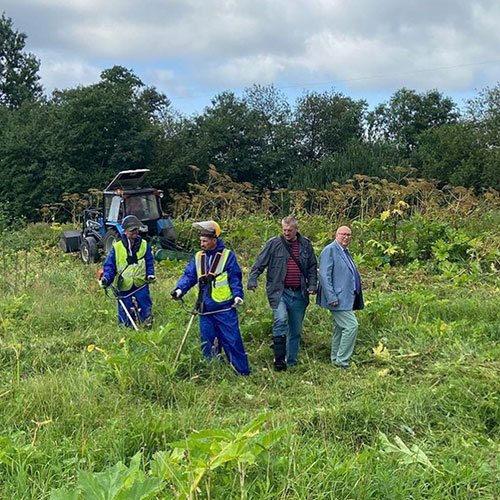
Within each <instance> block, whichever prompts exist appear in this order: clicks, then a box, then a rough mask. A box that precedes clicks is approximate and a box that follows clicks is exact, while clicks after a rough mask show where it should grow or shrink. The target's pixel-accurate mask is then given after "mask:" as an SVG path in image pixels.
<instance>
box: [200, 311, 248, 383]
mask: <svg viewBox="0 0 500 500" xmlns="http://www.w3.org/2000/svg"><path fill="white" fill-rule="evenodd" d="M215 339H217V345H215ZM200 340H201V351H202V352H203V355H204V356H205V358H207V359H211V358H213V357H214V356H217V355H218V354H220V352H221V348H222V349H224V352H225V353H226V356H227V359H228V360H229V362H230V363H231V364H232V365H233V366H234V368H235V370H236V371H237V372H238V373H239V374H240V375H249V374H250V367H249V366H248V357H247V354H246V352H245V348H244V346H243V340H242V339H241V332H240V327H239V325H238V313H237V311H236V309H230V310H229V311H224V312H218V313H215V314H207V315H204V316H200Z"/></svg>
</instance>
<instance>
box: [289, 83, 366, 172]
mask: <svg viewBox="0 0 500 500" xmlns="http://www.w3.org/2000/svg"><path fill="white" fill-rule="evenodd" d="M365 109H366V102H365V101H363V100H360V101H354V100H353V99H351V98H350V97H345V96H344V95H342V94H340V93H338V92H334V91H331V92H324V93H322V94H320V93H317V92H307V93H305V94H304V95H303V96H302V97H300V98H299V99H297V102H296V104H295V113H294V128H295V148H296V150H297V153H298V155H299V157H300V159H301V161H302V163H311V162H312V163H317V162H319V161H320V160H321V159H322V158H324V157H326V156H328V155H331V154H332V153H337V152H339V151H342V150H343V149H344V148H345V146H346V145H347V144H348V142H349V141H350V140H351V139H353V138H358V139H359V138H361V136H362V134H363V117H364V112H365Z"/></svg>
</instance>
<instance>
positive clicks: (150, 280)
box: [146, 274, 156, 284]
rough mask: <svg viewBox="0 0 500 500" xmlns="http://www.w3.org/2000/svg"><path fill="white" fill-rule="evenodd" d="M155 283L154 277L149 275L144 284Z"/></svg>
mask: <svg viewBox="0 0 500 500" xmlns="http://www.w3.org/2000/svg"><path fill="white" fill-rule="evenodd" d="M155 281H156V276H155V275H154V274H150V275H149V276H148V277H147V278H146V282H147V283H148V284H150V283H154V282H155Z"/></svg>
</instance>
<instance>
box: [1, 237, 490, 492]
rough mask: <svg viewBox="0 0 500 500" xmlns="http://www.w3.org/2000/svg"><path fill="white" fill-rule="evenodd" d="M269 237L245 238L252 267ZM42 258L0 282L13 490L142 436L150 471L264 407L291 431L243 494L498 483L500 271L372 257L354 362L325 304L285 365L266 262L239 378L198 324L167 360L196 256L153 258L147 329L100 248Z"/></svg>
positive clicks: (49, 251)
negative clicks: (277, 351)
mask: <svg viewBox="0 0 500 500" xmlns="http://www.w3.org/2000/svg"><path fill="white" fill-rule="evenodd" d="M236 250H237V253H238V249H236ZM256 251H258V248H256V249H253V254H251V255H250V256H249V255H248V254H246V253H245V251H244V249H243V248H242V250H241V253H242V254H243V255H244V258H241V259H240V262H241V264H242V267H243V269H244V272H245V274H247V273H248V270H249V267H250V264H251V262H252V258H253V255H255V252H256ZM28 259H29V263H30V265H29V266H28V268H26V269H25V270H24V271H23V269H22V268H20V269H19V270H18V271H17V272H18V273H27V274H28V276H21V278H23V279H20V280H19V283H20V284H18V285H17V286H16V289H15V290H13V289H7V288H6V289H5V290H4V292H3V294H2V296H1V298H0V313H1V317H0V366H1V369H0V498H5V499H40V498H49V496H50V492H51V490H52V489H54V488H59V487H71V486H72V485H74V483H75V480H76V477H77V475H78V472H79V471H80V470H87V471H101V470H104V469H106V468H108V467H110V466H112V465H114V464H115V463H117V462H118V461H124V462H125V463H128V461H129V460H130V458H131V457H132V456H133V455H134V454H135V453H136V452H138V451H142V453H143V459H144V468H145V469H147V464H148V461H149V460H150V459H151V458H152V457H153V455H154V453H155V452H157V451H159V450H166V449H168V447H169V443H171V442H172V441H176V440H179V439H182V438H184V437H186V436H187V435H188V434H190V433H191V432H193V431H194V430H202V429H206V428H220V429H231V430H237V429H239V428H241V427H242V426H244V425H245V424H247V423H248V422H249V421H251V420H252V419H254V418H255V417H256V416H257V415H260V414H262V413H266V412H269V413H271V415H272V418H271V421H270V424H269V425H271V426H272V427H276V428H277V427H280V426H288V432H287V434H286V435H285V436H284V437H283V438H282V439H281V440H280V441H279V442H278V443H277V444H275V445H274V446H273V447H272V448H271V449H270V451H269V454H268V455H266V458H265V459H263V460H261V461H258V462H257V464H256V466H255V467H253V468H252V469H250V470H249V471H248V477H247V480H246V483H245V492H244V494H245V495H246V498H254V499H275V498H280V499H295V498H296V499H330V498H342V499H365V498H379V499H407V498H412V499H419V498H422V499H423V498H425V499H441V498H450V499H452V498H453V499H455V498H458V499H469V498H491V499H494V498H498V497H499V496H500V486H499V484H500V462H499V457H500V440H499V436H500V394H499V392H500V391H499V387H500V361H499V357H500V342H499V340H500V322H499V319H500V293H499V289H498V288H497V281H496V279H495V275H494V274H491V275H485V276H484V277H483V278H482V279H474V278H472V277H471V278H470V279H468V280H464V279H462V278H463V276H462V277H461V279H457V280H454V279H444V278H443V277H442V276H433V275H432V274H430V273H426V272H425V271H423V270H419V271H414V272H412V271H409V270H405V269H404V268H390V269H388V270H387V269H386V270H385V271H373V270H368V269H366V270H364V272H363V275H364V278H365V284H366V296H365V298H366V301H367V307H366V309H365V310H364V311H362V312H360V313H358V318H359V320H360V331H359V338H358V343H357V347H356V351H355V355H354V357H353V361H354V363H353V366H352V368H351V369H350V370H348V371H343V370H338V369H335V368H334V367H333V366H332V365H331V364H330V362H329V350H330V340H331V328H332V326H331V317H330V315H329V313H328V312H327V311H325V310H322V309H320V308H319V307H317V306H316V305H314V304H311V305H310V307H309V308H308V311H307V315H306V320H305V324H304V333H303V342H302V347H301V352H300V361H301V363H300V365H299V366H298V367H296V368H294V369H290V370H288V371H287V372H286V373H279V374H277V373H275V372H274V371H273V370H272V351H271V349H270V347H269V346H270V344H271V337H270V335H271V325H272V316H271V311H270V309H269V306H268V304H267V300H266V297H265V292H264V282H265V277H264V276H263V277H261V280H260V286H259V288H258V290H257V292H256V293H247V296H246V301H245V305H244V308H243V310H242V312H241V314H240V323H241V329H242V334H243V338H244V342H245V346H246V349H247V352H248V355H249V359H250V364H251V366H252V369H253V373H252V375H251V376H250V377H238V376H236V375H235V374H234V373H233V372H232V370H231V368H230V367H229V366H228V365H227V364H222V363H220V362H218V361H214V362H206V361H205V360H203V358H202V356H201V353H200V349H199V340H198V334H199V330H198V326H197V324H194V326H193V328H192V330H191V332H190V336H189V338H188V342H187V344H186V346H185V349H184V353H183V356H182V358H181V362H180V364H179V366H178V369H177V370H175V371H174V370H172V369H171V367H172V363H173V360H174V357H175V353H176V351H177V348H178V346H179V344H180V340H181V338H182V336H183V334H184V331H185V328H186V326H187V323H188V320H189V308H190V307H191V306H192V304H193V302H194V299H195V292H194V291H192V292H191V293H190V295H189V296H188V297H187V298H186V308H187V310H185V309H183V308H182V306H181V304H180V303H178V302H173V301H171V300H170V297H169V291H170V290H171V289H172V288H173V286H174V284H175V282H176V280H177V278H178V277H179V276H180V275H181V273H182V270H183V266H184V265H183V264H182V263H177V262H162V263H160V264H159V265H158V266H157V270H158V271H157V274H158V278H159V279H158V283H156V284H155V285H154V286H152V295H153V300H154V308H155V325H154V328H153V330H152V331H151V332H141V333H140V334H139V335H137V334H134V333H133V332H131V331H129V330H125V329H120V328H118V327H117V325H116V311H115V303H114V302H113V301H112V300H110V299H108V298H106V296H105V295H104V292H103V291H102V290H100V289H99V288H98V286H97V283H96V280H95V275H96V271H97V269H98V267H99V266H98V265H97V264H96V265H92V266H84V265H83V264H81V263H80V262H79V261H78V259H77V258H76V257H75V256H73V255H62V254H60V253H59V251H58V249H57V248H52V247H51V246H50V245H47V246H44V247H42V248H41V249H40V250H39V251H38V252H31V253H30V254H29V256H28ZM245 282H246V276H245ZM23 283H26V286H24V285H23ZM381 433H383V435H385V436H386V437H387V438H388V440H389V441H390V442H391V443H396V442H397V439H398V438H400V439H401V440H402V441H403V442H404V443H405V444H406V445H407V446H408V447H409V448H411V447H418V449H420V450H421V451H422V452H423V453H424V454H425V456H426V457H427V458H428V460H429V462H430V466H429V465H425V464H423V463H417V461H415V460H413V461H412V460H411V459H410V460H408V457H405V455H404V454H403V453H397V452H394V453H390V452H388V450H387V448H386V447H384V444H383V438H382V437H381ZM414 449H415V448H414ZM236 475H237V472H234V473H231V471H228V472H227V474H226V475H222V474H221V475H218V476H217V475H214V477H213V478H212V482H211V483H210V497H211V498H214V499H217V498H228V499H229V498H231V499H232V498H240V496H241V491H240V488H239V483H238V481H237V480H232V479H231V478H232V477H233V476H236ZM228 478H229V479H228ZM208 495H209V493H207V491H205V489H203V490H202V491H200V492H199V494H198V497H199V498H207V497H208ZM159 498H169V497H161V496H160V497H159Z"/></svg>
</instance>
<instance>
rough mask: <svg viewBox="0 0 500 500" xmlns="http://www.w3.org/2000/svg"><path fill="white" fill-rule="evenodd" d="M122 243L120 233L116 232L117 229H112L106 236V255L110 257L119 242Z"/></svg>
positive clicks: (104, 243)
mask: <svg viewBox="0 0 500 500" xmlns="http://www.w3.org/2000/svg"><path fill="white" fill-rule="evenodd" d="M117 241H120V233H119V232H118V231H116V229H110V230H109V231H108V232H107V233H106V234H105V235H104V242H103V245H104V253H105V254H106V255H108V253H109V252H110V251H111V249H112V248H113V245H114V244H115V243H116V242H117Z"/></svg>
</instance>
